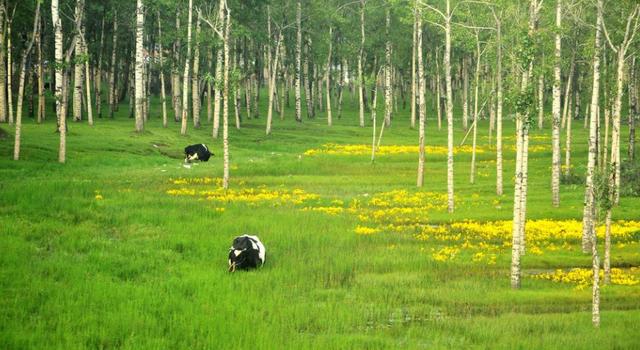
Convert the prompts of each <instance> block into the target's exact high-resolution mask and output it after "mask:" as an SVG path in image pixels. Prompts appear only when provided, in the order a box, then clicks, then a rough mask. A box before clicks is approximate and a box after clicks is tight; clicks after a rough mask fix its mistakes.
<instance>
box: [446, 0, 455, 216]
mask: <svg viewBox="0 0 640 350" xmlns="http://www.w3.org/2000/svg"><path fill="white" fill-rule="evenodd" d="M450 7H451V6H450V0H447V16H446V19H445V45H444V71H445V82H446V85H447V210H448V211H449V213H453V210H454V198H453V92H452V87H451V10H450Z"/></svg>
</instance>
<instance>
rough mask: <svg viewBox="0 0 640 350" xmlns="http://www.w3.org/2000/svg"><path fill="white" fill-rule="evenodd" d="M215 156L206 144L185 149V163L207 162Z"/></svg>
mask: <svg viewBox="0 0 640 350" xmlns="http://www.w3.org/2000/svg"><path fill="white" fill-rule="evenodd" d="M212 155H213V153H211V152H209V148H208V147H207V145H205V144H204V143H199V144H197V145H190V146H187V147H185V148H184V162H185V163H191V162H192V161H194V160H201V161H203V162H206V161H208V160H209V158H210V157H211V156H212Z"/></svg>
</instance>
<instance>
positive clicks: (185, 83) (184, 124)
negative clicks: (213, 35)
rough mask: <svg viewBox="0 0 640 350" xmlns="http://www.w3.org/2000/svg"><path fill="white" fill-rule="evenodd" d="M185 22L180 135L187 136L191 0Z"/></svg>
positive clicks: (191, 23)
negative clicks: (185, 42)
mask: <svg viewBox="0 0 640 350" xmlns="http://www.w3.org/2000/svg"><path fill="white" fill-rule="evenodd" d="M188 18H189V19H188V22H187V57H186V58H185V60H184V75H183V76H182V127H181V128H180V134H181V135H186V134H187V118H188V116H189V69H190V66H191V27H192V25H193V0H189V16H188Z"/></svg>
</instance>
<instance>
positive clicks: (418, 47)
mask: <svg viewBox="0 0 640 350" xmlns="http://www.w3.org/2000/svg"><path fill="white" fill-rule="evenodd" d="M415 31H416V41H415V46H414V48H415V51H417V56H418V57H417V58H418V77H417V82H418V84H419V85H418V114H419V118H420V121H419V122H420V126H419V128H420V131H419V136H418V145H419V156H418V181H417V184H418V187H422V186H423V184H424V158H425V149H424V139H425V119H426V111H425V109H426V105H425V100H424V94H425V90H426V86H425V79H424V64H423V62H422V10H421V8H420V6H418V5H417V4H416V6H415ZM414 78H415V77H414ZM412 84H413V85H415V84H416V79H413V81H412ZM414 88H415V86H414ZM411 105H412V107H413V106H414V105H415V96H412V99H411ZM414 113H415V111H414ZM414 118H415V117H414Z"/></svg>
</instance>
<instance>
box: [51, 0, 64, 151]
mask: <svg viewBox="0 0 640 350" xmlns="http://www.w3.org/2000/svg"><path fill="white" fill-rule="evenodd" d="M51 19H52V22H53V29H54V33H55V59H56V64H55V70H56V79H55V84H56V90H55V96H56V114H57V116H58V131H59V132H60V147H59V150H58V161H59V162H60V163H64V162H65V161H66V154H67V141H66V135H67V123H66V120H65V117H64V115H63V114H62V65H63V57H62V20H61V19H60V15H59V14H58V0H51Z"/></svg>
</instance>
